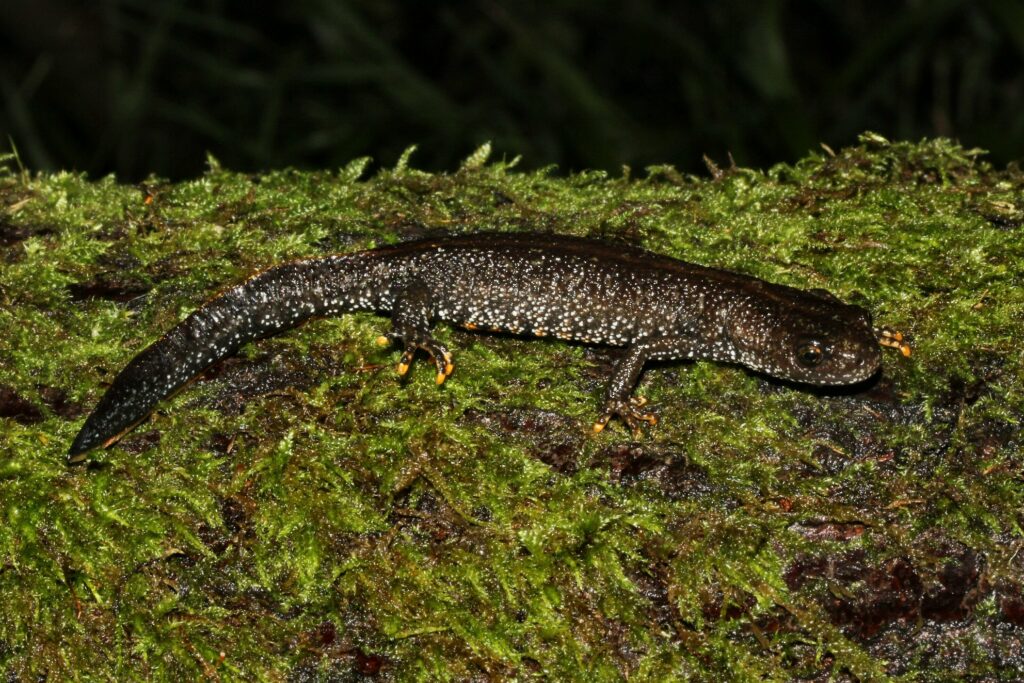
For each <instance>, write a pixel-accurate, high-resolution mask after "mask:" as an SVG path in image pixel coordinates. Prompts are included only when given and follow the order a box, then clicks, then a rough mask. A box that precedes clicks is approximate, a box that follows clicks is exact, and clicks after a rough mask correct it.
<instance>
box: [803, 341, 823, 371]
mask: <svg viewBox="0 0 1024 683" xmlns="http://www.w3.org/2000/svg"><path fill="white" fill-rule="evenodd" d="M824 357H825V351H824V350H823V349H822V348H821V342H817V341H809V342H804V343H803V344H801V345H800V346H798V347H796V359H797V360H798V361H800V364H801V365H806V366H807V367H809V368H813V367H814V366H815V365H817V364H818V363H820V362H821V361H822V359H823V358H824Z"/></svg>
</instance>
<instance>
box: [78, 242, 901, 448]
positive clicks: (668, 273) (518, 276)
mask: <svg viewBox="0 0 1024 683" xmlns="http://www.w3.org/2000/svg"><path fill="white" fill-rule="evenodd" d="M352 311H390V315H391V332H390V333H389V334H388V335H386V336H382V337H381V338H380V339H379V341H381V342H383V343H385V344H386V343H389V342H398V343H399V344H400V345H401V347H402V351H403V353H402V356H401V360H400V361H399V364H398V372H399V373H400V374H404V373H405V372H406V371H407V370H408V369H409V366H410V364H411V363H412V359H413V356H414V354H415V353H416V351H417V350H419V349H422V350H425V351H426V352H427V353H428V354H429V355H430V356H431V357H432V358H433V361H434V364H435V366H436V370H437V374H436V381H437V383H438V384H441V383H442V382H444V381H445V379H446V378H447V377H448V376H449V375H450V374H451V372H452V369H453V364H452V357H451V354H450V353H449V352H448V350H447V349H445V348H444V347H443V346H441V345H440V344H438V343H437V342H436V341H435V340H434V339H433V337H432V336H431V328H432V326H433V325H434V323H436V322H439V321H440V322H446V323H449V324H453V325H460V326H462V327H465V328H466V329H469V330H474V329H482V330H491V331H502V332H510V333H513V334H523V335H533V336H538V337H543V336H548V335H550V336H554V337H557V338H559V339H565V340H572V341H577V342H581V343H585V344H605V345H610V346H623V347H626V349H627V350H626V353H625V354H624V356H623V357H622V359H621V360H620V361H619V362H618V364H617V365H616V367H615V369H614V372H613V375H612V377H611V380H610V381H609V383H608V387H607V390H606V392H605V400H604V408H603V410H602V413H601V414H600V417H599V418H598V419H597V421H596V422H595V425H594V430H595V431H600V430H601V429H603V428H604V426H605V425H606V424H607V423H608V421H609V420H610V419H611V418H612V417H615V416H618V417H620V418H622V419H623V420H624V421H625V422H626V424H627V425H629V426H630V427H633V428H634V429H636V428H638V427H639V426H640V425H641V424H644V423H646V424H651V425H653V424H654V423H655V422H656V421H657V418H656V417H655V415H654V414H653V413H649V412H643V411H642V410H641V408H642V407H643V406H644V404H645V400H644V399H642V398H638V397H633V396H632V392H633V388H634V387H635V385H636V382H637V379H638V377H639V376H640V373H641V371H642V370H643V366H644V364H645V363H646V362H647V361H648V360H670V359H683V358H690V359H708V360H713V361H723V362H729V363H737V364H741V365H745V366H747V367H750V368H752V369H754V370H757V371H760V372H763V373H767V374H769V375H772V376H774V377H778V378H782V379H787V380H793V381H796V382H803V383H808V384H815V385H820V386H828V385H841V384H852V383H855V382H860V381H863V380H865V379H867V378H869V377H871V376H872V375H874V374H875V373H877V371H878V369H879V367H880V365H881V350H880V346H879V343H881V344H884V345H886V346H891V347H894V348H898V349H900V350H901V351H902V352H903V353H904V355H909V350H910V347H909V346H907V345H906V344H905V343H904V341H903V337H902V336H901V335H899V333H897V332H893V331H892V330H888V329H880V330H878V331H877V332H876V331H875V330H874V329H873V328H872V323H871V315H870V314H869V313H868V312H867V311H866V310H864V309H863V308H861V307H859V306H851V305H848V304H845V303H843V302H842V301H840V300H839V299H838V298H836V297H835V296H833V295H832V294H829V293H828V292H826V291H824V290H809V291H804V290H799V289H794V288H792V287H786V286H782V285H775V284H771V283H768V282H765V281H763V280H759V279H757V278H753V277H749V276H746V275H741V274H737V273H731V272H727V271H722V270H716V269H713V268H707V267H704V266H699V265H695V264H691V263H685V262H683V261H678V260H676V259H672V258H668V257H665V256H658V255H656V254H652V253H650V252H646V251H643V250H640V249H633V248H628V247H622V246H620V245H609V244H605V243H602V242H595V241H591V240H584V239H578V238H572V237H559V236H555V235H538V234H478V235H470V236H464V237H445V238H438V239H429V240H421V241H417V242H406V243H401V244H397V245H394V246H389V247H382V248H379V249H373V250H369V251H362V252H357V253H354V254H346V255H336V256H325V257H321V258H311V259H306V260H302V261H294V262H291V263H286V264H283V265H280V266H277V267H274V268H270V269H268V270H266V271H263V272H261V273H258V274H256V275H255V276H253V277H251V278H249V279H248V280H246V281H244V282H242V283H241V284H238V285H236V286H234V287H231V288H229V289H227V290H226V291H224V292H223V293H221V294H220V295H219V296H217V297H215V298H214V299H212V300H210V301H209V302H207V303H206V304H205V305H203V306H202V307H200V308H199V309H198V310H196V311H195V312H194V313H192V314H191V315H190V316H188V317H187V318H186V319H185V320H183V321H182V322H181V323H179V324H178V325H177V326H175V327H174V328H172V329H171V330H170V331H169V332H167V333H166V334H165V335H164V336H163V337H161V338H160V339H158V340H157V341H156V342H154V343H153V344H151V345H150V346H148V347H147V348H146V349H145V350H143V351H142V352H141V353H140V354H139V355H137V356H136V357H135V358H134V359H132V360H131V362H129V363H128V365H127V366H126V367H125V368H124V369H123V370H122V371H121V372H120V373H119V374H118V375H117V377H115V378H114V381H113V383H112V384H111V386H110V388H109V389H108V390H107V392H106V394H105V395H104V396H103V398H102V399H101V400H100V402H99V404H98V405H97V406H96V409H95V410H94V411H93V412H92V414H90V415H89V417H88V418H87V419H86V421H85V424H84V425H83V426H82V429H81V431H80V432H79V433H78V436H77V437H76V438H75V440H74V443H72V444H71V448H70V450H69V452H68V461H69V462H72V463H73V462H79V461H81V460H83V459H84V455H85V453H86V452H87V451H89V450H90V449H92V448H95V447H97V446H100V445H109V443H111V442H113V441H115V440H116V439H117V438H118V437H119V436H120V435H121V434H123V433H124V432H125V431H127V430H129V429H130V428H131V427H132V426H134V425H135V424H137V423H138V422H140V421H141V420H143V419H144V418H145V417H146V416H147V415H149V414H150V413H151V412H152V411H153V409H154V408H155V407H156V405H157V404H158V403H159V402H160V401H161V400H163V399H165V398H167V397H168V396H170V395H171V394H172V393H173V392H174V391H175V390H177V389H178V388H179V387H181V386H182V385H184V384H185V383H186V382H188V381H189V380H190V379H192V378H193V377H195V376H196V375H197V374H198V373H199V372H201V371H202V370H203V369H204V368H206V367H207V366H209V365H211V364H213V363H216V362H217V361H218V360H220V359H222V358H225V357H226V356H230V355H232V354H234V353H235V352H236V351H238V349H239V348H240V347H241V346H242V345H243V344H246V343H247V342H250V341H252V340H255V339H259V338H261V337H267V336H270V335H273V334H277V333H280V332H283V331H284V330H287V329H289V328H292V327H295V326H296V325H299V324H300V323H302V322H303V321H305V320H307V319H309V318H311V317H315V316H334V315H339V314H342V313H347V312H352Z"/></svg>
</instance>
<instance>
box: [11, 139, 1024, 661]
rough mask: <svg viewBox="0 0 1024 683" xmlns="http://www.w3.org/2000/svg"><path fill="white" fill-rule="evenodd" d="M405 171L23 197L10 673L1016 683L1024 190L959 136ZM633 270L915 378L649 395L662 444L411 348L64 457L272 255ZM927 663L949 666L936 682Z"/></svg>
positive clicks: (711, 385) (273, 376) (351, 320)
mask: <svg viewBox="0 0 1024 683" xmlns="http://www.w3.org/2000/svg"><path fill="white" fill-rule="evenodd" d="M488 152H489V150H488V149H481V150H479V151H478V152H476V153H475V154H474V155H473V156H471V157H470V158H469V159H468V160H467V161H466V162H465V163H464V164H463V166H462V167H461V168H460V169H458V170H457V171H454V172H452V173H450V174H428V173H424V172H421V171H418V170H416V169H415V168H414V167H413V164H412V161H413V158H414V157H412V156H411V155H412V152H411V151H410V152H409V153H408V154H407V155H404V156H403V158H402V159H401V160H400V161H399V163H398V164H396V166H395V167H394V168H391V169H386V170H383V171H380V172H378V173H377V174H375V175H373V176H370V177H365V170H366V168H367V162H366V160H357V161H354V162H352V163H351V164H349V165H348V166H347V167H345V168H343V169H339V170H337V171H324V172H319V173H300V172H296V171H278V172H273V173H269V174H266V175H262V176H248V175H242V174H236V173H231V172H228V171H226V170H224V169H221V168H219V166H218V165H217V164H216V162H215V161H214V160H211V165H210V171H209V172H208V173H207V174H205V175H204V176H202V177H201V178H197V179H195V180H193V181H189V182H184V183H178V184H171V183H167V182H164V181H162V180H160V179H157V178H153V179H151V180H149V181H147V182H145V183H143V184H141V185H138V186H127V185H121V184H118V183H117V182H116V181H115V180H114V179H111V178H107V179H102V180H99V181H90V180H88V179H86V178H84V177H82V176H79V175H74V174H68V173H63V174H55V175H37V176H33V175H28V174H24V173H20V172H16V171H15V170H13V169H14V168H15V167H16V165H15V163H14V161H13V160H11V159H7V160H6V162H5V163H6V166H5V167H4V168H5V170H4V171H3V172H2V175H0V207H2V209H0V331H2V333H0V388H2V392H3V399H2V401H0V404H2V405H0V511H2V514H3V524H2V525H0V604H3V605H4V607H3V611H2V616H0V672H2V673H3V674H4V675H5V676H7V677H8V678H12V679H26V678H30V677H35V676H50V677H53V678H55V679H63V678H70V677H73V676H84V675H85V672H88V677H89V678H97V679H103V678H106V679H123V678H125V677H141V678H172V679H180V678H181V677H186V678H197V677H208V678H215V677H225V678H245V679H248V678H256V677H269V678H273V677H285V678H295V679H297V680H315V679H332V678H347V677H357V676H368V675H376V676H379V677H382V678H386V679H392V678H393V679H401V680H406V679H433V678H440V679H451V680H463V679H467V678H483V677H491V678H499V679H500V678H507V677H511V676H519V677H521V678H538V679H539V678H550V679H568V680H594V679H597V680H605V679H608V680H617V679H620V678H622V677H623V676H631V677H635V678H638V679H641V680H642V679H659V678H660V679H664V678H670V677H692V678H720V677H723V676H728V677H731V678H737V679H742V680H745V679H751V678H765V679H771V680H790V679H793V678H814V679H827V678H829V677H834V678H842V677H844V676H849V677H855V678H859V679H875V678H883V677H886V676H903V675H906V676H910V677H914V676H915V675H917V674H920V673H922V672H925V671H931V672H936V675H940V677H941V676H942V675H950V676H954V677H958V676H971V677H977V678H994V679H1004V680H1010V679H1012V678H1013V676H1015V675H1016V671H1018V670H1019V668H1020V667H1021V666H1022V665H1024V662H1022V661H1021V659H1020V652H1022V651H1024V648H1021V647H1020V645H1021V642H1022V641H1024V626H1022V623H1024V620H1022V619H1021V616H1020V615H1021V613H1022V609H1021V604H1022V601H1021V594H1022V591H1024V581H1022V580H1021V576H1024V560H1022V558H1024V553H1020V552H1019V549H1020V545H1021V543H1022V542H1024V539H1022V531H1021V527H1020V521H1021V520H1020V510H1021V509H1022V508H1024V493H1022V492H1024V486H1022V471H1024V470H1022V467H1024V460H1022V453H1021V437H1020V422H1021V417H1022V414H1024V367H1022V358H1021V356H1022V354H1021V351H1020V342H1019V340H1020V339H1021V338H1022V337H1024V288H1022V287H1021V277H1022V270H1021V265H1020V264H1021V263H1022V262H1024V246H1022V245H1024V239H1022V235H1021V226H1022V224H1024V221H1022V220H1021V217H1022V216H1024V200H1022V199H1021V197H1024V174H1022V173H1021V172H1020V171H1019V170H1018V169H1017V168H1015V167H1011V168H1008V169H1005V170H1000V169H995V168H992V167H991V166H989V165H988V164H987V163H986V162H985V161H984V157H983V155H982V154H981V153H980V152H978V151H976V150H965V149H963V148H961V147H959V146H958V145H956V144H954V143H952V142H949V141H945V140H932V141H923V142H921V143H890V142H888V141H885V140H883V139H881V138H879V137H878V136H875V135H871V134H868V135H865V136H863V138H862V139H861V141H860V143H859V144H858V145H856V146H853V147H849V148H846V149H842V150H839V151H838V152H835V153H832V152H829V151H827V150H826V151H825V152H823V153H821V154H811V155H809V156H808V157H807V158H805V159H804V160H802V161H801V162H799V163H798V164H795V165H793V166H777V167H774V168H772V169H769V170H768V171H764V172H762V171H756V170H751V169H743V168H724V167H723V168H718V167H715V169H714V173H713V174H712V175H711V176H710V177H707V178H699V177H693V176H688V175H684V174H681V173H679V172H677V171H676V170H674V169H672V168H671V167H667V166H663V167H657V168H651V169H647V171H646V172H637V171H636V170H629V169H626V170H625V171H624V173H623V175H622V176H621V177H612V176H609V175H608V174H606V173H603V172H584V173H579V174H575V175H572V176H569V177H567V178H563V177H557V176H555V175H553V174H551V173H550V172H545V171H540V172H530V173H524V172H518V171H516V170H515V168H514V166H515V162H514V161H501V162H492V161H490V160H489V158H488ZM481 229H488V230H494V229H498V230H540V231H557V232H563V233H572V234H579V235H589V236H599V237H602V238H604V239H607V240H613V241H620V242H623V243H632V244H640V245H643V246H645V247H647V248H650V249H652V250H655V251H658V252H662V253H666V254H671V255H674V256H678V257H681V258H685V259H687V260H691V261H696V262H699V263H704V264H709V265H715V266H721V267H726V268H731V269H735V270H740V271H743V272H747V273H751V274H754V275H757V276H760V277H764V278H766V279H769V280H772V281H775V282H782V283H786V284H791V285H794V286H799V287H824V288H827V289H829V290H831V291H833V292H834V293H835V294H837V295H839V296H840V297H842V298H844V299H846V300H850V301H854V302H858V303H861V304H863V305H865V306H867V307H868V308H870V309H871V310H872V311H873V312H874V313H875V317H876V320H877V321H878V322H880V323H883V324H886V325H889V326H892V327H894V328H897V329H900V330H902V331H903V332H904V333H905V334H907V335H908V336H909V337H910V338H911V339H912V343H913V345H914V355H913V356H912V357H911V358H909V359H904V358H902V357H900V356H899V355H898V354H889V355H887V357H886V368H885V373H884V375H883V377H881V378H880V379H878V380H877V381H875V382H873V383H869V384H867V385H863V386H859V387H855V388H853V389H850V390H844V391H835V392H821V391H811V390H808V389H806V388H801V387H795V386H791V385H785V384H781V383H778V382H775V381H773V380H771V379H770V378H766V377H763V376H759V375H755V374H752V373H748V372H745V371H743V370H740V369H737V368H731V367H724V366H718V365H713V364H707V363H697V364H684V363H681V364H664V365H659V366H656V367H654V368H652V369H650V370H649V371H648V372H647V374H646V376H645V378H644V380H643V382H642V385H641V387H640V393H641V394H643V395H646V396H648V397H649V398H650V399H651V400H652V402H654V403H656V404H657V406H658V408H659V410H660V414H661V418H662V419H661V422H660V423H659V425H658V426H657V427H656V428H654V429H652V430H649V431H648V432H646V433H645V434H643V435H642V436H641V437H640V438H635V437H634V436H633V435H631V434H629V433H627V432H625V431H624V430H621V429H616V428H611V429H608V430H606V431H605V432H604V433H602V434H600V435H597V436H593V435H590V434H588V431H587V430H588V425H589V423H590V421H591V420H592V419H593V417H594V415H595V413H596V410H597V406H598V402H599V399H600V396H601V387H602V383H603V379H604V377H605V376H606V374H607V372H608V369H609V367H610V365H611V363H613V362H614V360H615V359H616V358H617V357H618V352H617V351H614V350H601V349H598V350H591V349H585V348H583V347H580V346H572V345H565V344H560V343H557V342H553V341H550V340H523V339H516V338H510V337H503V336H496V335H474V334H469V333H466V332H463V331H458V330H453V329H448V328H445V327H443V326H442V327H440V328H439V329H438V331H437V334H438V337H439V338H440V339H441V341H442V342H443V343H445V344H447V345H448V346H449V348H452V349H454V350H455V352H456V365H457V370H456V373H455V375H453V377H452V378H451V380H450V381H449V382H448V383H446V384H445V385H444V386H443V387H441V388H437V387H435V386H434V383H433V381H432V373H431V372H427V371H426V370H424V369H423V368H422V367H415V368H414V369H413V371H412V372H411V373H410V376H409V377H408V378H407V379H405V380H401V381H400V380H399V379H397V378H396V377H395V375H394V374H393V372H392V369H393V363H394V361H395V357H394V354H393V353H392V352H391V350H388V349H380V348H379V347H377V346H375V345H374V344H373V340H374V338H375V337H376V335H377V334H378V333H379V332H380V331H381V330H382V329H384V328H385V327H386V324H387V323H386V321H385V320H383V319H379V318H377V317H374V316H372V315H368V314H357V315H351V316H346V317H343V318H339V319H332V320H319V321H315V322H312V323H310V324H308V325H305V326H304V327H302V328H300V329H298V330H295V331H293V332H290V333H288V334H286V335H282V336H280V337H277V338H273V339H267V340H263V341H260V342H258V343H256V344H253V345H250V346H249V347H247V348H246V349H244V350H243V351H242V353H240V354H239V355H238V357H237V358H235V359H232V360H229V361H226V362H224V363H222V364H221V365H220V366H217V367H214V368H212V369H211V370H210V371H208V372H207V373H205V374H204V375H203V376H202V377H201V378H199V380H198V381H197V382H195V383H193V384H192V385H190V386H189V387H188V388H186V390H184V391H183V392H181V393H179V394H178V395H177V396H176V397H174V398H173V399H171V400H169V401H167V402H165V403H164V404H163V405H162V406H161V407H160V409H159V410H158V411H157V412H156V413H155V414H154V415H153V417H152V418H151V419H150V420H149V421H148V422H146V423H145V424H143V425H141V426H140V427H138V428H137V429H136V430H135V431H133V432H132V433H131V434H130V435H129V436H128V437H127V438H126V439H124V440H123V441H122V442H121V443H120V444H118V445H117V446H115V447H113V448H111V449H110V450H107V451H101V452H98V453H95V454H94V455H93V457H92V458H91V461H90V464H89V465H88V466H87V467H83V468H77V469H68V468H66V467H65V465H64V460H63V454H64V452H65V451H66V448H67V445H68V443H69V442H70V440H71V438H72V437H73V435H74V433H75V431H76V429H77V427H78V426H80V422H81V419H82V417H83V415H84V411H85V410H88V409H89V408H91V406H93V405H94V404H95V401H96V400H97V399H98V398H99V396H100V394H101V393H102V391H103V388H104V386H105V384H106V383H108V382H109V381H110V380H111V378H112V377H113V374H114V373H116V372H117V370H118V369H119V368H120V367H122V366H123V365H124V363H125V362H126V361H127V360H128V359H129V358H130V357H131V356H132V355H133V354H135V353H136V352H138V351H139V350H140V349H141V348H143V347H144V346H145V345H146V344H148V343H149V342H151V341H152V340H153V339H155V338H156V337H157V336H159V335H160V334H161V333H162V332H163V331H164V330H166V329H167V328H168V327H170V326H172V325H173V324H175V323H176V322H177V321H179V320H180V319H182V318H183V317H184V316H185V315H187V314H188V312H190V311H191V310H192V309H194V308H195V307H196V306H197V305H199V304H200V303H201V302H202V301H203V300H204V299H205V298H206V297H208V296H210V295H211V294H212V293H214V292H216V291H217V290H218V289H219V288H220V287H223V286H224V285H225V284H228V283H231V282H234V281H237V280H239V279H241V278H243V277H245V276H246V275H247V274H248V273H249V272H251V271H253V270H255V269H258V268H262V267H266V266H267V265H270V264H273V263H277V262H279V261H282V260H286V259H290V258H295V257H301V256H309V255H314V254H320V253H326V252H330V251H349V250H354V249H358V248H363V247H368V246H373V245H377V244H383V243H389V242H393V241H397V240H400V239H407V238H412V237H419V236H423V235H432V234H442V233H447V232H468V231H475V230H481ZM939 672H941V674H940V673H939Z"/></svg>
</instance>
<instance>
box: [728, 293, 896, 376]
mask: <svg viewBox="0 0 1024 683" xmlns="http://www.w3.org/2000/svg"><path fill="white" fill-rule="evenodd" d="M780 289H785V290H786V291H785V292H784V296H776V297H771V298H763V299H761V300H754V299H746V300H744V301H743V302H741V306H742V307H743V309H744V310H743V312H742V315H738V316H737V315H734V316H733V319H734V320H736V321H738V322H736V323H734V324H733V325H731V326H729V333H728V334H729V339H730V342H731V343H732V346H733V347H734V348H735V353H736V358H734V359H733V360H736V361H739V362H740V363H743V364H744V365H746V366H748V367H750V368H753V369H754V370H758V371H761V372H766V373H768V374H770V375H773V376H775V377H778V378H780V379H786V380H790V381H794V382H801V383H804V384H813V385H817V386H840V385H846V384H856V383H858V382H863V381H864V380H866V379H868V378H870V377H872V376H874V375H875V374H876V373H877V372H878V370H879V369H880V368H881V366H882V350H881V346H880V345H879V339H878V337H877V336H876V333H875V329H874V328H873V327H872V323H871V313H869V312H868V311H867V310H866V309H864V308H862V307H860V306H854V305H850V304H845V303H843V302H841V301H840V300H839V299H837V298H836V297H834V296H832V295H831V294H829V295H827V296H825V295H824V294H819V293H818V292H816V291H811V292H800V294H799V295H796V296H795V295H794V292H795V291H796V290H792V289H790V288H788V287H786V288H780Z"/></svg>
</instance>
